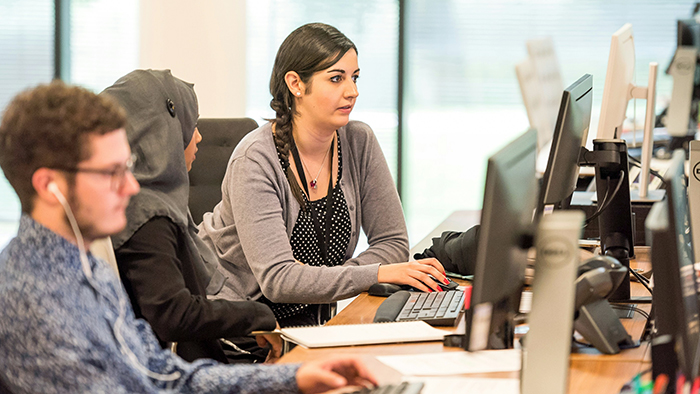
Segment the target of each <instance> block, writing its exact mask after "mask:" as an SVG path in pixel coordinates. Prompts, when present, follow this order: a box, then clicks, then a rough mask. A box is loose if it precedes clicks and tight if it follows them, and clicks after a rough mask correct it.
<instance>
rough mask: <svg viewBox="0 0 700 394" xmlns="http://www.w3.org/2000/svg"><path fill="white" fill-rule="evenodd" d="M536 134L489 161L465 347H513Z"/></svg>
mask: <svg viewBox="0 0 700 394" xmlns="http://www.w3.org/2000/svg"><path fill="white" fill-rule="evenodd" d="M536 152H537V132H536V131H535V130H533V129H530V130H529V131H527V132H526V133H525V134H523V135H522V136H520V137H519V138H517V139H516V140H514V141H513V142H511V143H509V144H508V145H507V146H506V147H505V148H503V149H501V150H500V151H498V152H497V153H496V154H494V155H493V156H491V157H490V158H489V160H488V166H487V170H486V186H485V190H484V204H483V206H482V210H481V230H480V234H479V246H478V250H477V258H476V268H475V271H474V287H473V289H472V297H471V308H470V309H469V310H468V312H467V332H466V335H465V337H464V338H465V340H464V343H463V345H464V348H465V349H467V350H481V349H485V348H489V349H499V348H508V347H512V345H513V325H512V320H513V318H514V316H515V314H516V313H517V312H518V308H519V305H520V294H521V292H522V288H523V284H524V279H525V267H526V265H527V252H528V249H529V247H530V246H531V244H532V234H533V231H534V226H533V223H532V218H533V213H534V209H535V203H536V195H537V182H536V180H535V156H536Z"/></svg>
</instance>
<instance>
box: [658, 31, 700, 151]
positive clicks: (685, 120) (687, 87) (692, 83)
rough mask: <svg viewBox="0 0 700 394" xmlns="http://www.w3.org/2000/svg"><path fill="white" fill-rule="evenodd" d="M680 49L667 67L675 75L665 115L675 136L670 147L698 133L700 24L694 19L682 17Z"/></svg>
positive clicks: (682, 143)
mask: <svg viewBox="0 0 700 394" xmlns="http://www.w3.org/2000/svg"><path fill="white" fill-rule="evenodd" d="M677 24H678V36H677V42H676V44H677V48H676V52H675V53H674V55H673V59H672V60H671V64H670V65H669V67H668V69H667V70H666V73H667V74H670V75H671V76H672V77H673V89H672V91H671V101H670V102H669V104H668V108H667V109H666V111H665V114H663V116H662V119H663V122H662V123H663V125H664V126H666V130H667V131H668V134H669V135H670V136H672V140H671V144H670V148H671V149H674V148H680V147H684V148H685V150H687V142H688V141H689V140H691V139H692V138H693V137H694V136H695V131H696V129H697V118H698V99H700V67H698V66H697V64H698V53H700V24H699V23H698V22H697V21H696V20H695V19H694V18H692V19H680V20H678V21H677Z"/></svg>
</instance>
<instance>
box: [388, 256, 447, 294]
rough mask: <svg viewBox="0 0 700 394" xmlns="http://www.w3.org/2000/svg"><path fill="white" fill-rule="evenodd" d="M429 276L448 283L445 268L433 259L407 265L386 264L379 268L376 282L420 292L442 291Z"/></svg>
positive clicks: (411, 262)
mask: <svg viewBox="0 0 700 394" xmlns="http://www.w3.org/2000/svg"><path fill="white" fill-rule="evenodd" d="M429 275H432V276H433V277H434V278H435V279H436V280H439V281H442V282H443V283H445V284H447V283H449V281H448V279H447V277H446V276H445V268H443V267H442V264H440V262H439V261H437V259H435V258H428V259H422V260H416V261H410V262H408V263H399V264H387V265H382V266H380V267H379V273H378V275H377V279H378V282H386V283H396V284H399V285H409V286H413V287H415V288H416V289H419V290H421V291H427V292H432V291H442V289H441V288H440V286H439V285H438V284H437V282H435V280H433V279H432V278H431V277H430V276H429Z"/></svg>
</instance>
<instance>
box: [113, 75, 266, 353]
mask: <svg viewBox="0 0 700 394" xmlns="http://www.w3.org/2000/svg"><path fill="white" fill-rule="evenodd" d="M102 94H108V95H109V96H111V97H112V98H114V99H116V100H117V102H119V103H120V104H121V105H122V106H123V107H124V109H126V112H127V115H128V121H129V124H128V126H127V130H126V131H127V136H128V138H129V145H131V150H132V153H133V155H134V160H135V165H134V169H133V173H134V176H135V177H136V179H137V180H138V181H139V184H140V185H141V192H140V193H139V194H137V195H136V196H134V197H132V198H131V201H130V202H129V206H128V207H127V210H126V215H127V226H126V228H125V229H124V231H122V232H121V233H119V234H117V235H115V236H113V237H112V242H113V244H114V248H115V254H116V258H117V264H118V267H119V274H120V276H121V279H122V282H123V283H124V287H125V288H126V291H127V292H128V294H129V297H130V298H131V303H132V305H133V307H134V312H135V313H136V315H137V317H142V318H144V319H145V320H147V321H148V322H149V323H150V325H151V327H153V331H154V332H155V333H156V335H157V336H158V338H159V339H160V341H161V344H162V345H163V346H166V343H167V342H177V343H178V345H177V353H178V354H179V355H180V356H181V357H183V358H184V359H185V360H188V361H193V360H195V359H199V358H212V359H215V360H218V361H221V362H227V357H226V355H225V354H224V351H223V348H222V345H221V342H220V341H219V338H233V337H243V336H246V335H248V334H249V333H251V332H252V331H256V330H272V329H274V328H275V326H276V322H275V318H274V315H273V314H272V311H270V309H269V308H268V307H267V306H265V305H263V304H261V303H258V302H252V301H241V302H233V301H227V300H222V299H217V300H212V299H207V295H215V294H217V293H218V292H219V291H220V290H221V288H222V287H223V285H224V282H225V281H226V278H225V277H224V276H223V275H222V274H221V273H219V272H218V271H217V269H216V266H217V265H216V260H215V256H214V255H213V253H212V251H211V250H210V249H209V248H208V247H207V246H206V245H205V244H203V243H202V242H201V241H200V240H199V238H198V237H197V235H196V231H197V229H196V227H195V225H194V223H193V221H192V217H191V215H190V213H189V208H188V206H187V202H188V198H189V178H188V176H187V171H188V170H189V169H190V168H191V166H192V161H194V158H195V153H196V150H197V147H196V144H197V143H198V142H199V141H200V140H201V138H202V137H201V135H200V134H199V131H198V130H197V119H198V117H199V114H198V112H199V110H198V104H197V97H196V95H195V93H194V87H193V85H192V84H189V83H186V82H184V81H182V80H180V79H177V78H175V77H173V76H172V74H171V73H170V71H169V70H165V71H155V70H136V71H133V72H131V73H129V74H127V75H126V76H124V77H122V78H120V79H119V80H118V81H117V82H115V83H114V85H112V86H110V87H109V88H107V89H105V91H104V92H103V93H102ZM183 152H184V153H183ZM212 262H213V263H212ZM251 341H252V344H251V343H250V342H251ZM244 342H246V341H244ZM265 342H266V341H265V339H259V340H258V343H257V344H260V345H261V346H262V345H265ZM229 343H230V342H229ZM246 343H247V344H248V345H250V347H251V348H252V349H255V350H257V351H258V352H257V354H247V352H245V351H243V352H242V353H243V354H245V355H244V356H242V357H235V358H234V359H235V361H245V362H256V361H259V360H261V359H262V360H264V358H265V356H266V354H265V353H266V352H265V351H262V349H261V348H259V347H257V346H256V345H257V344H256V342H255V341H254V340H252V339H250V340H249V341H247V342H246ZM273 348H274V349H273V356H278V355H279V349H280V343H279V340H277V342H274V345H273ZM239 351H240V349H239ZM261 353H262V354H261ZM239 356H240V352H239ZM228 361H232V360H228Z"/></svg>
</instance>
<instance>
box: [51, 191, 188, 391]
mask: <svg viewBox="0 0 700 394" xmlns="http://www.w3.org/2000/svg"><path fill="white" fill-rule="evenodd" d="M48 190H49V191H50V192H51V193H53V195H54V196H56V198H57V199H58V201H59V202H60V203H61V206H63V210H64V211H65V212H66V216H67V217H68V222H70V225H71V228H72V229H73V233H74V234H75V239H76V241H77V243H78V250H79V251H80V264H81V267H82V269H83V273H84V274H85V277H86V278H87V281H88V283H89V284H90V286H92V288H93V289H94V290H95V291H96V292H98V287H97V286H96V284H95V283H94V279H93V277H92V269H91V268H90V262H89V260H88V257H87V253H86V252H85V242H84V241H83V235H82V233H81V232H80V228H79V227H78V223H77V221H76V220H75V216H73V210H71V208H70V205H69V204H68V201H66V199H65V197H63V193H61V191H60V190H59V189H58V186H56V184H55V183H53V182H52V183H50V184H49V186H48ZM117 298H118V299H119V316H118V317H117V320H116V322H115V323H114V326H113V327H112V331H113V332H114V337H115V338H116V339H117V342H118V343H119V350H120V351H121V352H122V354H124V355H126V356H127V358H128V359H129V361H130V362H131V364H132V365H133V366H134V368H136V369H138V370H139V371H141V372H142V373H144V374H146V376H148V377H149V378H151V379H155V380H160V381H166V382H168V381H174V380H177V379H179V378H180V376H181V374H180V372H177V371H175V372H173V373H170V374H167V375H166V374H160V373H157V372H153V371H151V370H149V369H148V368H146V367H145V366H144V365H143V364H141V362H140V361H139V359H138V357H136V355H135V354H134V352H132V351H131V349H129V346H128V345H127V344H126V341H125V340H124V337H123V336H122V334H121V327H122V325H123V324H124V320H125V317H126V300H125V299H124V297H122V296H121V294H120V293H119V292H117Z"/></svg>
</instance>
